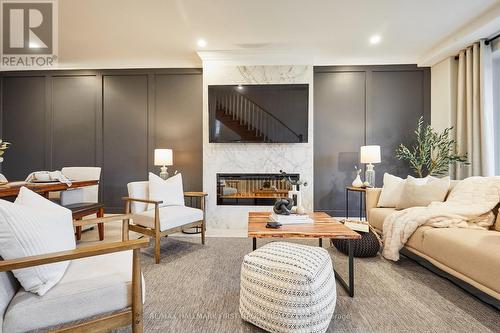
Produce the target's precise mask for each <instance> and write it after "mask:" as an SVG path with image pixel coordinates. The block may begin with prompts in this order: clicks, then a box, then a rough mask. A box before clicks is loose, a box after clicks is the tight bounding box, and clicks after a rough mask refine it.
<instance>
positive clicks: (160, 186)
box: [148, 172, 184, 209]
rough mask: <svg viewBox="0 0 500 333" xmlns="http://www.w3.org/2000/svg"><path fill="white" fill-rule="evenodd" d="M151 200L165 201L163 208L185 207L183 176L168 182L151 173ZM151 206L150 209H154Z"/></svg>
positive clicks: (174, 177)
mask: <svg viewBox="0 0 500 333" xmlns="http://www.w3.org/2000/svg"><path fill="white" fill-rule="evenodd" d="M149 200H156V201H163V202H162V203H161V204H160V207H163V206H184V189H183V187H182V175H181V174H180V173H178V174H176V175H175V176H172V177H170V178H168V179H166V180H164V179H162V178H160V177H158V176H157V175H155V174H154V173H151V172H150V173H149ZM153 208H154V205H149V207H148V209H153Z"/></svg>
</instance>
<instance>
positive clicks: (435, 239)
mask: <svg viewBox="0 0 500 333" xmlns="http://www.w3.org/2000/svg"><path fill="white" fill-rule="evenodd" d="M381 191H382V189H380V188H373V189H368V190H367V192H366V214H367V218H368V221H369V223H370V225H371V226H372V227H373V228H375V229H376V230H377V231H378V232H379V233H381V234H382V231H383V225H384V219H385V217H386V216H388V215H389V214H391V213H393V212H394V211H396V209H395V208H378V207H377V202H378V200H379V197H380V193H381ZM499 215H500V214H497V218H496V223H495V224H494V225H493V226H492V228H491V229H490V230H473V229H461V228H433V227H429V226H421V227H419V228H418V229H417V230H416V231H415V233H414V234H413V235H412V236H411V237H410V238H409V240H408V242H407V243H406V246H405V247H404V248H403V250H402V251H401V253H402V254H403V255H405V256H408V257H410V258H412V259H415V260H417V261H418V262H419V263H421V264H422V265H424V266H426V267H427V268H429V269H431V270H433V271H435V272H436V273H438V274H440V275H442V276H444V277H446V278H448V279H450V280H452V281H453V282H455V283H456V284H458V285H460V286H461V287H462V288H464V289H466V290H468V291H469V292H471V293H473V294H475V295H476V296H478V297H479V298H480V299H482V300H483V301H486V302H488V303H489V304H491V305H493V306H494V307H496V308H498V309H500V216H499Z"/></svg>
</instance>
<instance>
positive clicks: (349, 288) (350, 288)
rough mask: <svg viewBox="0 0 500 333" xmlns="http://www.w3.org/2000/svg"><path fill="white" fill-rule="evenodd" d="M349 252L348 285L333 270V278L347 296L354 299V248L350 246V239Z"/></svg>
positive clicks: (350, 243) (350, 240) (350, 242)
mask: <svg viewBox="0 0 500 333" xmlns="http://www.w3.org/2000/svg"><path fill="white" fill-rule="evenodd" d="M347 244H348V250H349V285H348V284H347V283H346V282H345V281H344V279H343V278H342V277H341V276H340V274H338V273H337V271H336V270H335V278H336V279H337V280H338V281H339V283H340V285H341V286H342V287H343V288H344V289H345V290H346V291H347V293H348V294H349V296H351V297H354V248H353V246H352V239H349V240H348V242H347Z"/></svg>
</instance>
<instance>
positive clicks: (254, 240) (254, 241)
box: [252, 237, 257, 251]
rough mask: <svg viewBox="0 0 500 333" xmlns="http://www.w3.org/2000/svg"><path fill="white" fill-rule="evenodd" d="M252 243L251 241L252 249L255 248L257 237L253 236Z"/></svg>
mask: <svg viewBox="0 0 500 333" xmlns="http://www.w3.org/2000/svg"><path fill="white" fill-rule="evenodd" d="M252 243H253V250H254V251H255V250H257V238H256V237H254V238H253V240H252Z"/></svg>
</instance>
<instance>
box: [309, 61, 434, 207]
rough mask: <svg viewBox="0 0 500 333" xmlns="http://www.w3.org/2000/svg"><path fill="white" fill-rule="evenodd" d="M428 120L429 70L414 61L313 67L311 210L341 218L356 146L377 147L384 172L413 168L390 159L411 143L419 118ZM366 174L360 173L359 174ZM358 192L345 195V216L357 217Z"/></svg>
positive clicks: (378, 168) (379, 172) (399, 173)
mask: <svg viewBox="0 0 500 333" xmlns="http://www.w3.org/2000/svg"><path fill="white" fill-rule="evenodd" d="M421 116H424V119H426V120H427V121H429V120H430V69H429V68H427V67H425V68H422V67H417V66H414V65H388V66H352V67H351V66H328V67H315V68H314V209H315V210H317V211H326V212H328V213H329V214H332V215H335V216H345V187H346V186H349V185H350V184H351V183H352V180H353V179H354V177H355V172H354V166H355V165H357V166H358V167H359V166H361V165H360V163H359V148H360V146H363V145H365V144H376V145H380V146H381V149H382V163H380V164H377V165H376V166H375V170H376V178H377V179H376V183H377V185H378V186H381V185H382V178H383V174H384V172H389V173H392V174H394V175H397V176H401V177H406V176H407V175H408V174H411V171H410V170H409V168H408V167H407V165H406V164H405V163H404V162H401V161H399V160H397V159H396V158H395V157H394V151H395V149H396V147H397V146H398V145H399V144H400V143H405V144H411V143H412V141H413V131H414V129H415V126H416V124H417V121H418V119H419V118H420V117H421ZM363 178H364V172H363ZM358 205H359V195H358V194H357V193H351V194H350V197H349V215H350V216H358V215H359V211H358V207H359V206H358Z"/></svg>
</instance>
